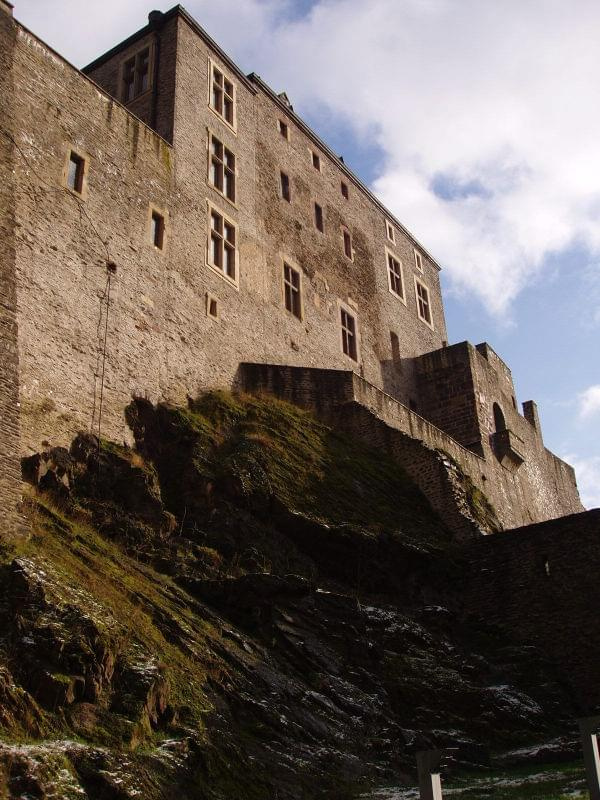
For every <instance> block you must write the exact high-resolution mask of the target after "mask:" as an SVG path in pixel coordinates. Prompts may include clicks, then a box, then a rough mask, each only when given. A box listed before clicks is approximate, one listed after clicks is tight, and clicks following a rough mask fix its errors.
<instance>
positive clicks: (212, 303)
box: [206, 292, 219, 319]
mask: <svg viewBox="0 0 600 800" xmlns="http://www.w3.org/2000/svg"><path fill="white" fill-rule="evenodd" d="M206 316H207V317H212V319H219V301H218V300H217V298H216V297H215V296H214V295H212V294H210V293H209V292H207V293H206Z"/></svg>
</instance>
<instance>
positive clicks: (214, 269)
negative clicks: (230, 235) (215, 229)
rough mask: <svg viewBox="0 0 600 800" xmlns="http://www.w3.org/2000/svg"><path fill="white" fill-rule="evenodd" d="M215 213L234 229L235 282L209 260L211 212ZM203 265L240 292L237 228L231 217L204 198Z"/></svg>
mask: <svg viewBox="0 0 600 800" xmlns="http://www.w3.org/2000/svg"><path fill="white" fill-rule="evenodd" d="M213 211H215V212H216V213H217V214H219V215H220V216H221V217H223V220H224V222H227V223H228V224H229V225H233V227H234V229H235V257H234V265H235V280H234V279H233V278H230V277H229V275H227V273H226V272H225V270H223V269H222V268H221V267H219V266H217V265H216V264H213V263H212V261H211V260H210V252H211V231H212V228H211V212H213ZM205 264H206V266H207V267H208V268H209V269H210V270H211V271H212V272H214V273H215V274H216V275H218V276H219V277H220V278H221V279H222V280H224V281H225V283H227V285H228V286H232V287H233V288H234V289H236V290H237V291H238V292H239V290H240V243H239V228H238V225H237V223H236V222H234V220H232V219H231V217H230V216H229V215H228V214H227V213H226V212H225V211H223V209H222V208H219V206H217V205H215V204H214V203H213V202H212V200H209V199H208V198H206V251H205Z"/></svg>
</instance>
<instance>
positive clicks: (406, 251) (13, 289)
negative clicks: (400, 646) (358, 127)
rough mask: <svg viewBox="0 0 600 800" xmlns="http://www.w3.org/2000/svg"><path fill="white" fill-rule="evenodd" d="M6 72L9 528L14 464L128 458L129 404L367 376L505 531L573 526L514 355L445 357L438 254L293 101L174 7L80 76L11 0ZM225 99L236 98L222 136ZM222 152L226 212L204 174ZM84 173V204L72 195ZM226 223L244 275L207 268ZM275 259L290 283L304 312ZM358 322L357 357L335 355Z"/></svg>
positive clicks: (4, 456) (3, 265) (564, 483)
mask: <svg viewBox="0 0 600 800" xmlns="http://www.w3.org/2000/svg"><path fill="white" fill-rule="evenodd" d="M17 11H18V9H17ZM0 59H1V60H2V63H1V66H2V73H1V76H0V93H1V94H0V99H1V100H2V106H1V107H2V118H1V125H2V134H1V135H0V203H1V204H2V205H1V211H2V217H1V219H0V225H1V226H2V238H1V241H0V276H1V280H2V287H3V293H2V304H1V305H0V314H1V315H2V316H1V317H0V335H1V337H2V338H1V340H0V345H1V347H2V353H3V359H2V375H1V377H0V411H1V414H2V416H1V418H0V433H1V443H0V468H1V469H2V475H1V476H0V481H3V483H2V484H1V485H0V489H2V492H3V496H6V497H7V498H9V502H8V503H7V504H6V507H7V509H9V510H10V509H13V508H14V507H15V504H16V502H17V501H18V494H19V487H18V471H17V470H18V460H17V459H18V456H24V455H28V454H31V453H33V452H38V451H39V450H40V448H41V447H43V446H44V443H45V442H48V443H52V444H66V443H67V442H68V441H69V440H70V439H71V438H72V437H73V435H74V434H75V433H76V432H77V431H79V430H81V429H89V428H92V429H93V430H94V431H96V432H97V431H98V430H100V432H101V434H102V435H103V436H106V437H112V438H116V439H125V440H129V437H130V434H129V432H128V430H127V427H126V425H125V422H124V418H123V408H124V407H125V405H126V404H127V403H128V402H129V400H130V399H131V397H132V395H138V396H144V397H147V398H148V399H150V400H152V401H153V402H156V401H167V402H174V403H184V402H185V401H186V398H187V397H188V396H194V395H196V394H197V393H198V392H200V391H202V390H206V389H208V388H212V387H232V386H234V387H235V386H241V385H242V384H243V380H242V375H241V372H240V364H243V363H260V364H275V365H277V364H280V365H286V366H290V367H298V368H312V369H321V370H338V371H341V372H345V373H354V374H355V376H356V379H357V380H362V381H363V382H364V383H363V384H362V385H363V387H371V389H369V390H368V391H367V390H365V392H363V395H364V397H363V399H365V398H366V396H367V395H368V396H369V397H370V398H371V399H372V398H373V397H374V396H375V394H376V393H377V392H379V393H380V394H381V396H382V397H385V398H389V400H390V402H389V403H388V402H387V400H386V401H385V402H383V401H381V403H380V404H381V405H386V403H387V405H388V406H389V407H390V408H391V407H392V405H393V404H395V406H394V408H395V411H394V414H395V415H396V416H397V417H405V416H406V413H408V411H409V410H412V412H411V413H413V415H414V419H415V420H416V418H417V417H418V418H419V419H420V420H422V421H423V425H425V426H427V425H428V426H429V427H428V430H430V431H433V430H434V429H435V430H436V431H438V433H435V435H433V434H432V435H433V440H434V441H429V440H426V439H423V441H426V443H427V446H428V447H432V448H436V447H441V448H442V449H445V450H446V452H452V453H454V452H455V451H456V453H458V454H459V455H460V459H458V462H459V463H460V465H461V467H462V468H463V470H464V471H465V472H467V474H469V476H470V477H471V479H472V481H473V483H474V485H476V486H478V487H479V486H481V487H482V488H484V491H485V492H486V494H488V495H490V497H491V499H492V501H493V502H494V504H495V505H497V507H500V506H504V507H505V508H506V511H505V512H504V513H505V519H504V520H503V522H504V524H505V525H510V526H512V525H515V524H522V523H523V522H530V521H537V520H539V519H543V518H546V517H547V516H558V515H560V514H564V513H570V512H572V511H577V510H580V509H581V505H580V503H579V498H578V494H577V488H576V484H575V478H574V475H573V472H572V470H571V469H570V467H568V465H565V464H564V463H563V462H561V461H560V460H559V459H556V457H555V456H553V455H552V454H551V453H549V452H548V451H546V450H545V449H544V448H543V443H542V439H541V431H540V428H539V421H538V420H537V415H536V413H535V408H534V406H533V405H532V404H529V405H526V406H525V416H524V417H523V416H521V415H520V414H518V412H517V411H516V408H515V406H513V405H512V399H511V400H510V401H509V400H508V398H514V389H513V388H512V381H511V380H510V373H509V372H507V369H506V367H505V366H504V365H503V364H502V362H501V360H500V359H498V357H497V356H496V355H495V353H494V352H493V351H492V350H491V348H489V347H488V346H487V345H480V346H478V347H477V348H473V347H472V346H471V345H468V344H466V343H464V344H463V345H456V346H454V347H453V348H448V347H447V333H446V327H445V321H444V310H443V303H442V297H441V292H440V284H439V267H438V265H437V264H436V263H435V261H434V259H433V258H432V257H431V256H430V255H429V254H428V252H427V251H426V249H425V248H424V247H423V246H422V245H421V244H420V243H419V242H418V241H417V240H416V239H415V238H414V237H413V236H412V235H411V234H410V233H409V232H408V231H406V230H405V228H404V227H403V226H402V224H401V223H400V222H399V221H398V220H397V219H396V218H395V217H394V216H393V215H392V214H391V213H390V212H389V211H388V210H387V209H385V208H384V207H383V206H382V205H381V203H380V202H379V201H378V200H377V198H375V197H374V196H373V195H372V194H371V193H370V191H369V190H368V189H367V188H366V187H365V186H363V185H362V184H361V183H360V181H359V180H358V179H357V178H356V177H355V176H354V175H353V174H352V173H351V172H350V171H349V170H348V169H347V167H346V166H345V164H344V163H343V161H342V160H341V159H340V158H339V157H338V156H337V155H336V154H334V153H332V152H331V151H330V150H329V148H328V147H327V146H326V145H325V144H324V143H323V142H322V141H321V140H320V139H319V138H318V137H317V136H316V135H315V134H314V133H313V132H312V131H311V130H310V129H309V128H308V127H307V126H306V125H305V123H304V122H303V121H302V120H301V119H300V118H299V117H298V116H297V115H296V114H295V113H294V112H293V109H292V107H291V106H290V104H289V101H288V100H287V98H286V97H285V95H277V94H275V93H274V92H273V91H272V90H271V89H270V88H269V87H268V86H266V84H265V83H264V82H263V81H262V80H261V79H260V78H259V77H258V76H256V75H250V76H245V75H244V74H243V73H242V72H240V70H239V69H238V67H236V65H235V64H234V63H233V62H232V61H231V60H230V59H229V57H228V56H227V55H226V54H225V53H223V51H222V50H221V49H220V48H219V47H218V45H217V44H216V43H215V42H213V41H212V40H211V39H210V37H209V36H208V35H207V34H206V33H205V32H204V31H203V30H202V29H201V28H200V26H199V25H198V24H197V23H196V22H195V21H194V20H193V19H192V18H191V17H190V16H189V15H188V14H187V12H186V11H185V10H184V9H183V8H182V7H181V6H176V7H175V8H173V9H171V11H169V12H167V13H165V14H162V13H160V12H152V13H151V14H150V17H149V23H148V25H147V26H145V27H144V28H142V29H141V30H140V31H138V32H137V33H135V34H133V35H132V36H131V37H129V38H128V39H127V40H126V41H124V42H122V43H121V44H119V45H117V46H116V47H115V48H113V49H112V50H111V51H109V52H108V53H106V54H105V55H104V56H102V57H100V58H99V59H98V60H96V61H95V62H94V63H93V64H91V65H89V67H87V68H86V69H85V70H84V71H83V72H81V71H78V70H76V69H75V68H73V67H72V66H71V65H70V64H68V63H67V62H66V61H65V60H64V59H63V58H61V57H60V56H59V55H58V54H57V53H55V52H53V51H52V50H51V49H50V48H49V47H47V46H46V45H45V44H44V43H43V42H41V41H40V40H39V39H38V38H37V37H36V36H35V35H34V34H32V33H31V32H29V31H28V30H27V29H25V28H24V27H23V26H22V25H20V24H19V23H18V22H17V21H15V19H14V18H13V16H12V13H11V8H10V6H9V4H7V3H6V0H0ZM140 63H142V64H143V65H144V67H143V70H144V72H143V74H144V82H143V83H141V82H140V81H141V78H140V75H141V71H140V70H141V68H140V67H139V65H140ZM128 65H129V66H128ZM131 65H134V66H131ZM128 70H133V72H131V75H133V74H134V72H135V86H136V87H137V88H138V89H139V91H136V92H134V93H133V94H134V95H135V96H133V97H129V96H126V92H127V91H128V89H127V86H128V84H127V80H128V78H127V76H128V75H129V72H128ZM219 76H220V78H219ZM132 80H133V79H132ZM215 80H221V84H220V85H221V90H223V87H224V86H225V85H226V86H227V87H228V91H229V92H230V93H231V97H232V103H233V113H232V116H231V118H230V119H229V120H228V119H226V118H225V112H223V111H221V112H219V110H218V108H216V107H215V103H216V101H215V100H214V95H213V93H212V90H211V87H212V86H213V85H214V83H215ZM223 80H225V82H226V84H223ZM131 85H132V86H133V85H134V84H133V83H132V84H131ZM13 140H14V143H13ZM215 142H216V144H215ZM219 146H220V147H221V148H222V149H221V153H222V152H224V151H227V152H228V153H229V156H228V157H229V158H230V159H231V164H232V165H233V166H232V174H234V175H235V196H233V195H231V196H230V197H227V196H226V194H227V192H226V191H225V188H224V186H223V185H219V182H218V181H217V180H216V179H215V173H213V170H212V166H211V165H212V161H213V158H212V155H213V152H214V148H216V147H219ZM73 157H75V158H76V160H77V161H78V162H79V163H80V165H81V169H82V181H81V185H80V186H78V187H77V188H73V187H71V188H69V186H68V182H67V174H68V169H69V163H70V161H71V162H72V159H73ZM233 161H235V163H234V164H233ZM71 166H72V164H71ZM282 173H285V175H286V176H287V180H288V182H289V196H288V199H286V197H284V196H283V195H284V194H285V192H284V191H283V183H282V180H283V179H282ZM316 206H318V207H319V208H320V218H321V220H322V224H321V225H319V224H318V218H317V211H318V209H317V208H316ZM215 215H216V217H217V218H218V219H221V224H222V225H223V224H225V225H226V229H227V231H229V233H227V235H228V236H230V237H231V238H230V240H228V242H229V245H231V248H232V250H231V252H232V259H233V262H234V263H235V267H234V268H233V269H232V274H230V275H229V274H227V270H226V269H225V268H224V265H223V264H220V265H219V264H217V263H211V262H212V261H214V257H213V251H212V249H211V240H212V239H213V238H214V235H215V234H214V230H213V229H211V225H212V226H213V228H214V225H215V224H217V223H215V222H214V220H215ZM153 218H154V220H155V221H156V219H157V218H158V219H160V220H161V221H162V222H161V225H162V234H163V235H162V236H161V237H160V242H159V244H158V245H157V244H156V240H153V238H152V237H153V227H152V219H153ZM319 227H322V230H319ZM390 259H391V260H390ZM233 262H232V263H233ZM284 264H285V265H288V268H291V269H292V270H294V271H295V273H294V274H295V275H296V280H297V289H298V297H299V300H298V303H299V305H298V306H297V307H296V308H295V309H294V310H292V309H289V308H287V307H286V299H285V298H286V294H285V291H286V289H285V282H284ZM390 264H392V265H393V268H394V270H395V271H396V278H395V279H392V271H391V268H390ZM394 280H395V283H394ZM418 291H419V292H421V294H422V293H423V292H426V295H425V296H426V300H427V305H428V309H426V310H424V306H423V304H422V303H421V304H419V297H418ZM349 318H350V319H351V320H352V324H353V325H354V332H355V343H354V345H353V347H355V352H353V351H352V350H350V351H348V347H346V352H344V344H343V342H344V340H343V332H342V324H341V323H342V319H346V320H348V319H349ZM17 330H18V335H17ZM359 402H362V400H359ZM377 402H378V403H379V402H380V401H377ZM496 406H502V410H503V414H504V419H505V421H506V424H505V425H504V427H503V429H502V430H497V426H494V420H497V418H498V414H497V413H496V411H495V410H494V409H495V407H496ZM401 409H404V410H401ZM414 412H418V414H415V413H414ZM494 414H496V417H494ZM384 422H385V423H386V424H388V423H389V420H386V419H385V418H384ZM415 424H416V423H415ZM419 425H421V423H419ZM423 425H421V427H423ZM392 426H393V427H394V426H395V423H393V424H392ZM398 430H399V431H400V432H402V433H405V434H408V435H413V434H411V433H410V431H409V430H406V429H405V428H403V427H402V426H401V425H400V426H399V427H398ZM440 437H441V438H442V439H443V441H444V443H445V445H444V447H442V445H440V444H439V443H437V442H438V440H439V439H440ZM440 441H441V440H440ZM453 457H454V456H453ZM461 459H462V460H461ZM484 484H485V486H484ZM425 488H427V487H425ZM555 496H558V499H556V497H555ZM536 498H540V502H537V501H536ZM552 498H554V499H553V500H552V502H550V500H551V499H552ZM3 513H5V512H4V511H3ZM6 513H7V514H8V513H9V511H7V512H6Z"/></svg>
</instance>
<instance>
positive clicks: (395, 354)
mask: <svg viewBox="0 0 600 800" xmlns="http://www.w3.org/2000/svg"><path fill="white" fill-rule="evenodd" d="M390 344H391V346H392V361H393V362H394V363H395V364H399V363H400V361H401V359H400V340H399V339H398V334H397V333H394V331H390Z"/></svg>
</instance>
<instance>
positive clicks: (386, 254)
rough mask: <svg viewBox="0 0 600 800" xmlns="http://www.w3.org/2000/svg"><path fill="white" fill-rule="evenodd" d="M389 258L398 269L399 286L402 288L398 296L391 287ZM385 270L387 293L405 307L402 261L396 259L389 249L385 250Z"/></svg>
mask: <svg viewBox="0 0 600 800" xmlns="http://www.w3.org/2000/svg"><path fill="white" fill-rule="evenodd" d="M390 258H393V259H394V261H395V262H396V264H398V267H399V269H400V285H401V286H402V294H398V292H397V291H396V290H395V289H394V288H393V286H392V276H391V270H390ZM385 269H386V272H387V280H388V290H389V293H390V294H392V295H393V296H394V297H395V298H397V299H398V300H400V301H401V302H402V303H404V305H406V283H405V281H404V265H403V264H402V261H401V260H400V259H399V258H398V256H397V255H396V253H393V252H392V251H391V250H390V249H389V247H386V248H385Z"/></svg>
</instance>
